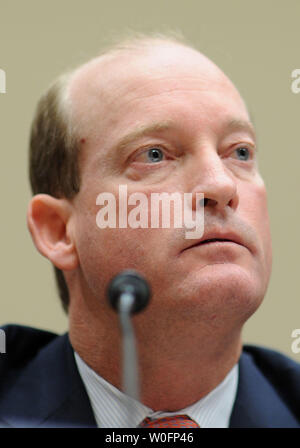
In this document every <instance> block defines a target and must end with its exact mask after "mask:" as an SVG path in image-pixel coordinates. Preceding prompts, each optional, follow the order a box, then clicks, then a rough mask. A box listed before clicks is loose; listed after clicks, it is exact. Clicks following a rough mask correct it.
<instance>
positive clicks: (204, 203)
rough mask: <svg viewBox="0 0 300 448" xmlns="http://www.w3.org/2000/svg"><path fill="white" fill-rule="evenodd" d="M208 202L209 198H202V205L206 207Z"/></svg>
mask: <svg viewBox="0 0 300 448" xmlns="http://www.w3.org/2000/svg"><path fill="white" fill-rule="evenodd" d="M207 203H208V198H203V199H200V207H206V205H207Z"/></svg>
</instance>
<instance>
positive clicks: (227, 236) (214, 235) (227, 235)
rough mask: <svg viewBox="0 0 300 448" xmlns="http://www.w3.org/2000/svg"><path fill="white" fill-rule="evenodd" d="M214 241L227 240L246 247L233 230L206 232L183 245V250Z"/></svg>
mask: <svg viewBox="0 0 300 448" xmlns="http://www.w3.org/2000/svg"><path fill="white" fill-rule="evenodd" d="M216 242H220V243H222V242H223V243H224V242H225V243H226V242H229V243H235V244H239V245H240V246H245V247H246V245H245V242H244V240H243V238H242V237H241V236H240V235H238V234H236V233H233V232H224V231H223V232H222V231H215V232H206V233H205V234H204V235H203V237H202V238H201V239H200V240H196V241H194V242H193V243H192V244H190V245H189V246H187V247H185V248H184V249H183V251H184V250H186V249H191V248H192V247H196V246H201V245H205V244H212V243H216Z"/></svg>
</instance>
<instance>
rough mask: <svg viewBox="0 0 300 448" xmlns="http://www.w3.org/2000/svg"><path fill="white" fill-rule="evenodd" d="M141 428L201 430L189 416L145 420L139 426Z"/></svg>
mask: <svg viewBox="0 0 300 448" xmlns="http://www.w3.org/2000/svg"><path fill="white" fill-rule="evenodd" d="M139 427H140V428H200V426H199V425H198V424H197V423H196V422H195V421H194V420H192V419H191V418H190V417H189V416H188V415H184V414H182V415H172V416H170V417H162V418H157V419H155V420H151V418H149V417H147V418H145V419H144V420H143V421H142V423H140V425H139Z"/></svg>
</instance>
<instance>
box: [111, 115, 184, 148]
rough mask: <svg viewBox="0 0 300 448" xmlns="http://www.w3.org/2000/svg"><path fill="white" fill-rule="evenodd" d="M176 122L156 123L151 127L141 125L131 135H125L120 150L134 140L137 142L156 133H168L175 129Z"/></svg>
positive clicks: (119, 146) (119, 145) (119, 144)
mask: <svg viewBox="0 0 300 448" xmlns="http://www.w3.org/2000/svg"><path fill="white" fill-rule="evenodd" d="M174 125H175V124H174V122H173V121H172V120H167V121H158V122H154V123H152V124H150V125H141V126H139V127H137V129H135V130H134V131H132V132H130V133H129V134H127V135H125V137H123V138H122V139H121V140H120V141H119V143H118V148H119V149H122V148H124V147H126V146H127V145H128V144H129V143H131V142H132V141H134V140H137V139H139V138H141V137H144V136H145V135H149V134H153V133H155V132H163V131H166V130H168V129H170V128H172V127H174Z"/></svg>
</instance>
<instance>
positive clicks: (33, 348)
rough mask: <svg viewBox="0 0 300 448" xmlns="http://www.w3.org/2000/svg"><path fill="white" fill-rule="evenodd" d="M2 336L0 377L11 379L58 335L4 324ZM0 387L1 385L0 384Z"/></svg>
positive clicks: (2, 379) (2, 380) (2, 381)
mask: <svg viewBox="0 0 300 448" xmlns="http://www.w3.org/2000/svg"><path fill="white" fill-rule="evenodd" d="M0 329H1V330H2V335H3V336H2V337H4V339H5V340H4V344H2V345H4V346H5V350H4V353H1V354H0V378H1V383H2V384H4V379H5V378H6V377H9V378H10V379H12V378H13V377H14V376H15V375H16V373H17V372H18V371H19V370H21V369H22V368H23V367H25V366H26V365H27V363H28V362H30V361H31V360H32V359H33V358H34V357H35V356H36V354H37V353H38V352H39V351H40V350H41V349H42V348H43V347H45V346H46V345H47V344H49V343H50V342H51V341H53V340H54V339H55V338H56V337H58V335H56V334H55V333H52V332H50V331H45V330H39V329H36V328H32V327H27V326H22V325H14V324H9V325H4V326H2V327H1V328H0ZM0 388H1V386H0Z"/></svg>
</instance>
